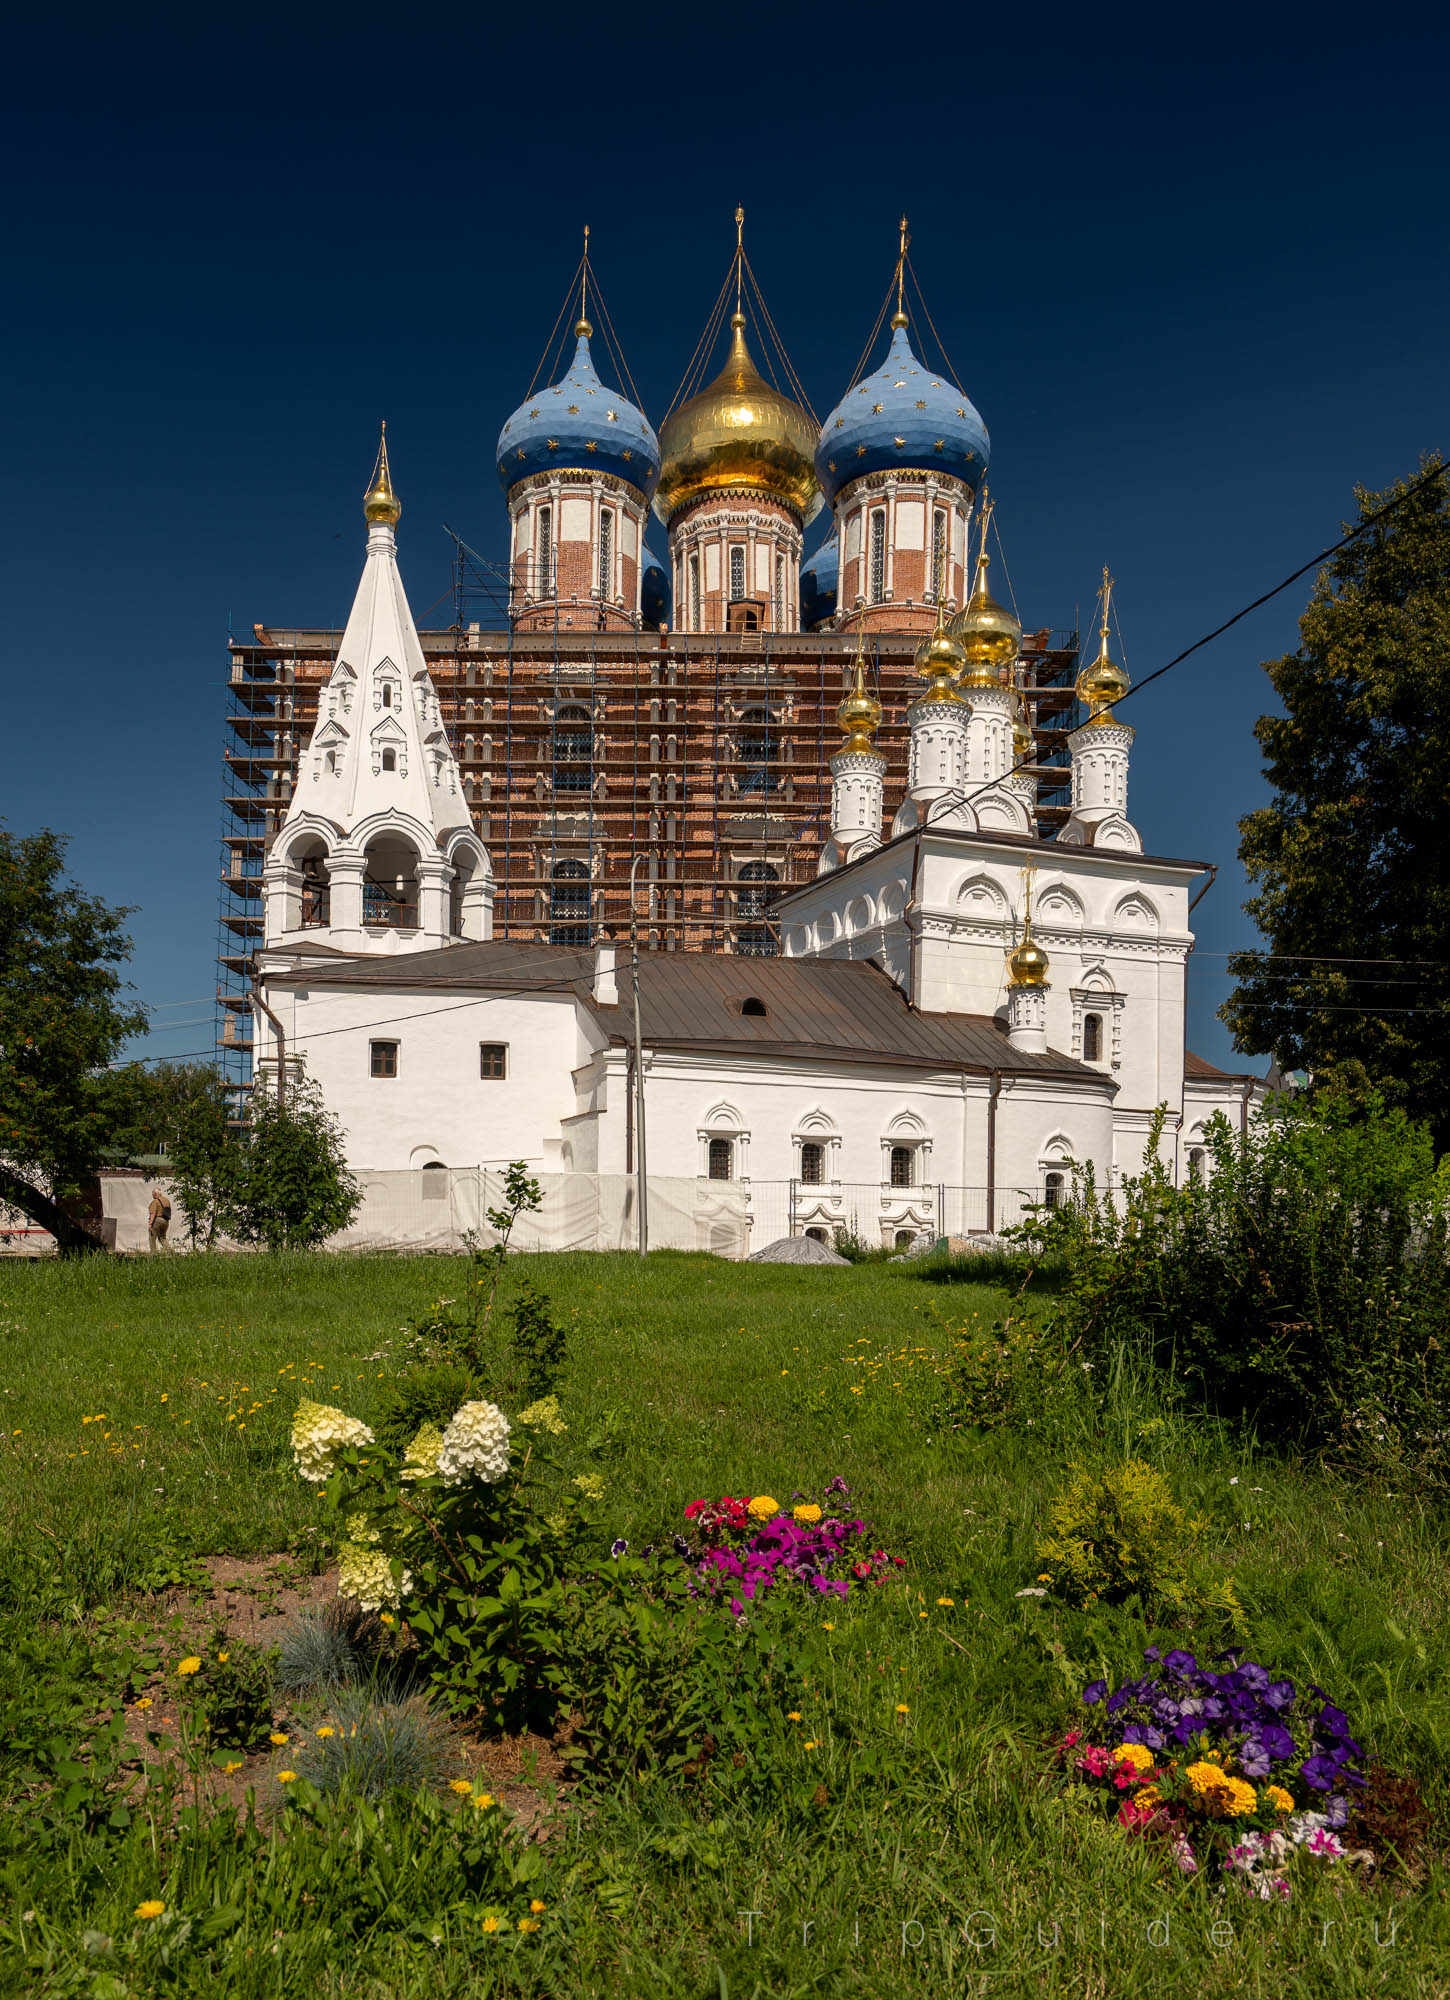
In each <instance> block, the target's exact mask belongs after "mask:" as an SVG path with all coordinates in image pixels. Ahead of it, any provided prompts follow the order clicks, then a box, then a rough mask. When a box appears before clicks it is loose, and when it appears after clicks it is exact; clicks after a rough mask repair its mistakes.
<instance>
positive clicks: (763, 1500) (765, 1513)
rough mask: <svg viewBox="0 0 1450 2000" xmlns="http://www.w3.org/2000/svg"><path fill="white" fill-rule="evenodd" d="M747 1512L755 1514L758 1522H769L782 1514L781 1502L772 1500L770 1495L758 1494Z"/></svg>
mask: <svg viewBox="0 0 1450 2000" xmlns="http://www.w3.org/2000/svg"><path fill="white" fill-rule="evenodd" d="M746 1511H747V1512H748V1513H751V1514H753V1515H754V1516H755V1518H756V1520H757V1521H768V1520H769V1519H770V1518H771V1516H772V1515H774V1514H778V1513H779V1512H780V1502H779V1501H778V1500H772V1499H771V1497H770V1495H769V1494H768V1493H757V1494H756V1496H755V1498H754V1499H753V1500H752V1501H751V1503H750V1506H749V1507H748V1509H747V1510H746Z"/></svg>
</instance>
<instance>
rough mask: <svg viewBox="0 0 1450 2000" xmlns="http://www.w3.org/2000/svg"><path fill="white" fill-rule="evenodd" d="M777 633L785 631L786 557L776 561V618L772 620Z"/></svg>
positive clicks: (777, 558) (778, 558)
mask: <svg viewBox="0 0 1450 2000" xmlns="http://www.w3.org/2000/svg"><path fill="white" fill-rule="evenodd" d="M772 623H773V624H774V626H775V629H776V631H777V632H783V631H784V630H785V557H784V556H777V557H776V559H775V617H774V619H773V620H772Z"/></svg>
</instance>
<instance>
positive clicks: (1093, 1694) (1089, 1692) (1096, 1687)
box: [1082, 1681, 1108, 1708]
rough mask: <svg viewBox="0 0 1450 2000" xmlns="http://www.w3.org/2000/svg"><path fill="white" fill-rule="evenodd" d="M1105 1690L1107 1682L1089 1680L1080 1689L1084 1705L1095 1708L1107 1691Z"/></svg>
mask: <svg viewBox="0 0 1450 2000" xmlns="http://www.w3.org/2000/svg"><path fill="white" fill-rule="evenodd" d="M1107 1691H1108V1684H1107V1682H1106V1681H1089V1682H1088V1684H1087V1686H1086V1687H1085V1688H1084V1689H1083V1691H1082V1698H1083V1704H1084V1706H1085V1707H1087V1708H1095V1707H1096V1706H1097V1704H1098V1703H1099V1702H1100V1701H1101V1700H1102V1698H1103V1696H1104V1695H1105V1694H1106V1693H1107Z"/></svg>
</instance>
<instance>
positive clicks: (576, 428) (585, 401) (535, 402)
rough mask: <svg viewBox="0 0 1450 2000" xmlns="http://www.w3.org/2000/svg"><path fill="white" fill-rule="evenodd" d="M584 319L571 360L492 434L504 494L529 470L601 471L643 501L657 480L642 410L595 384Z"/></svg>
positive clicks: (655, 451)
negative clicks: (632, 489) (548, 385)
mask: <svg viewBox="0 0 1450 2000" xmlns="http://www.w3.org/2000/svg"><path fill="white" fill-rule="evenodd" d="M593 331H594V329H593V327H592V326H590V324H589V322H588V320H587V319H581V320H580V321H579V322H578V324H577V325H576V326H575V328H574V333H575V339H576V345H575V348H574V359H573V360H572V361H571V362H570V364H569V368H568V371H567V373H566V374H564V375H563V376H561V377H560V379H559V380H558V381H557V382H556V383H554V385H553V386H552V388H548V389H540V390H538V391H537V392H536V393H535V394H534V395H532V396H530V397H529V399H528V401H527V402H524V403H520V404H519V407H518V408H517V409H516V410H515V411H514V413H513V415H512V416H511V417H510V418H509V420H508V422H507V423H506V424H505V425H504V427H503V429H502V430H501V431H500V432H499V434H498V476H499V480H500V483H501V484H502V486H503V490H504V492H505V493H507V492H508V491H509V490H510V488H511V487H514V486H516V485H517V484H518V482H519V481H520V480H521V479H527V478H528V477H529V476H530V474H531V473H535V472H561V471H569V472H608V473H612V474H613V475H614V477H615V478H616V479H623V480H626V481H627V482H628V483H629V485H631V486H633V487H635V488H636V490H637V491H638V492H640V493H641V494H643V496H644V498H645V500H646V502H648V501H649V500H650V499H651V498H652V497H653V494H654V490H655V487H656V486H657V485H658V484H659V476H660V447H659V440H658V439H657V438H656V437H655V434H654V432H653V431H652V430H651V429H650V426H649V421H648V419H647V418H646V416H645V414H644V412H643V410H638V409H636V408H635V406H634V404H633V403H631V402H630V400H629V398H628V397H627V396H622V395H621V394H620V393H619V391H618V390H617V389H607V388H606V387H605V386H604V384H603V383H602V382H601V381H600V379H599V376H598V373H597V371H596V369H595V366H594V361H593V357H592V356H591V355H590V352H589V336H590V334H591V333H592V332H593Z"/></svg>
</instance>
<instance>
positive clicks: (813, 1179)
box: [801, 1139, 826, 1187]
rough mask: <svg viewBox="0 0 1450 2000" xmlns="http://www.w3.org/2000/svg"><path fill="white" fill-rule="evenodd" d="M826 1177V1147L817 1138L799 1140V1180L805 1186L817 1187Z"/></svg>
mask: <svg viewBox="0 0 1450 2000" xmlns="http://www.w3.org/2000/svg"><path fill="white" fill-rule="evenodd" d="M825 1178H826V1149H825V1147H824V1146H823V1145H822V1144H821V1142H820V1140H819V1139H803V1140H802V1141H801V1180H802V1181H803V1182H804V1183H805V1185H806V1186H807V1187H819V1186H820V1185H821V1183H822V1181H824V1179H825Z"/></svg>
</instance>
